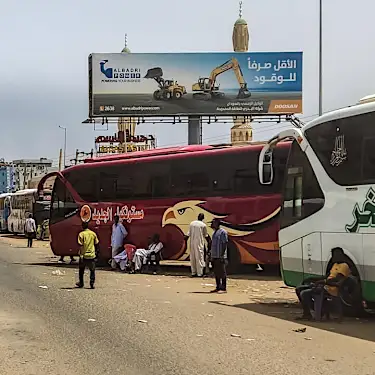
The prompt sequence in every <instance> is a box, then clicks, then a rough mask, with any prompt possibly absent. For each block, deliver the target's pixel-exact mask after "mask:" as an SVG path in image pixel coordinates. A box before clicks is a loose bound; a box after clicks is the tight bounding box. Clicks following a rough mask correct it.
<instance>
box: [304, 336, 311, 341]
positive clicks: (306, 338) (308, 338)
mask: <svg viewBox="0 0 375 375" xmlns="http://www.w3.org/2000/svg"><path fill="white" fill-rule="evenodd" d="M304 339H305V340H309V341H310V340H312V338H311V337H304Z"/></svg>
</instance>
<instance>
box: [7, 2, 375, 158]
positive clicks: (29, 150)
mask: <svg viewBox="0 0 375 375" xmlns="http://www.w3.org/2000/svg"><path fill="white" fill-rule="evenodd" d="M318 5H319V0H303V1H301V0H244V1H243V18H245V19H246V20H247V22H248V25H249V30H250V35H251V43H250V48H249V49H250V50H251V51H255V52H266V51H276V52H277V51H303V53H304V68H303V71H304V73H303V79H304V88H303V95H304V97H303V101H304V113H303V114H302V115H301V118H302V120H303V121H309V120H311V119H313V118H314V117H315V116H316V115H317V112H318V47H319V46H318V35H319V34H318V25H319V24H318V20H319V13H318V9H319V8H318ZM0 9H1V13H0V35H1V38H0V48H1V50H2V53H1V59H0V114H1V117H0V141H1V142H0V158H2V157H3V158H5V159H6V160H13V159H20V158H39V157H48V158H51V159H53V160H54V162H57V160H58V154H59V149H60V148H62V147H63V145H64V131H63V130H62V129H60V128H59V125H60V126H63V127H66V128H67V159H69V158H73V157H74V154H75V151H76V149H79V150H80V151H89V150H90V149H91V148H92V147H93V146H94V137H95V136H99V135H104V134H105V133H107V134H113V133H114V132H115V131H116V125H115V124H110V125H109V129H108V130H106V126H101V125H98V126H97V128H96V129H95V130H94V127H93V125H87V124H82V121H83V120H85V119H86V118H87V116H88V77H87V57H88V55H89V54H90V53H92V52H105V53H106V52H120V51H121V49H122V48H123V46H124V34H125V33H127V35H128V47H129V48H130V49H131V51H132V52H133V53H136V52H138V53H140V52H153V53H157V52H211V51H214V52H225V51H232V50H233V46H232V29H233V24H234V22H235V20H236V19H237V18H238V1H235V0H231V1H228V0H204V1H202V0H189V1H182V0H178V1H177V0H158V1H144V2H135V1H130V0H121V1H120V0H106V1H105V2H103V1H99V0H79V1H77V0H54V1H49V0H12V1H8V0H0ZM374 13H375V2H374V1H372V0H357V1H356V2H355V3H353V1H352V0H351V1H349V0H323V111H324V112H325V111H329V110H332V109H336V108H340V107H344V106H347V105H351V104H354V103H355V102H357V101H358V100H359V99H360V98H361V97H363V96H365V95H369V94H373V93H375V75H374V73H373V67H374V66H375V49H374V48H373V46H374V45H375V33H370V32H369V30H372V27H371V25H372V23H373V14H374ZM230 127H231V124H230V123H226V124H224V123H212V124H206V125H205V126H204V128H203V142H204V143H211V144H212V143H223V142H228V141H229V137H230V136H229V134H230V131H229V129H230ZM285 127H287V125H286V124H269V123H261V124H254V139H255V140H266V139H268V138H270V137H271V136H273V135H274V134H276V133H277V132H278V131H280V130H282V129H285ZM137 133H138V134H154V135H156V137H157V143H158V146H169V145H183V144H186V143H187V125H186V124H164V123H163V124H160V123H157V124H148V123H145V124H141V125H139V126H138V128H137Z"/></svg>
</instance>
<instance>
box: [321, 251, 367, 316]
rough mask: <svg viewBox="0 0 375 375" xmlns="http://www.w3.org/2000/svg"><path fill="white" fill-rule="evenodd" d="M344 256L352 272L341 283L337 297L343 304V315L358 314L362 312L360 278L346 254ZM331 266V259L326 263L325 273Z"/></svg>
mask: <svg viewBox="0 0 375 375" xmlns="http://www.w3.org/2000/svg"><path fill="white" fill-rule="evenodd" d="M345 257H346V261H345V263H347V264H348V266H349V268H350V271H351V273H352V274H351V275H350V276H349V277H347V278H346V280H345V281H343V283H342V284H341V286H340V289H339V297H340V299H341V302H342V304H343V310H344V315H347V316H358V315H361V314H362V313H363V305H362V289H361V279H360V276H359V272H358V270H357V267H356V266H355V264H354V263H353V262H352V260H351V259H350V258H349V257H348V256H345ZM332 266H333V262H332V260H331V261H330V262H329V263H328V267H327V274H329V271H330V270H331V268H332Z"/></svg>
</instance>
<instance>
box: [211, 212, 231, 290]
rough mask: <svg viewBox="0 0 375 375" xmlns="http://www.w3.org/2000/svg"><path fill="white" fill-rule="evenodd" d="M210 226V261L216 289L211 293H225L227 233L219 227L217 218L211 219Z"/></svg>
mask: <svg viewBox="0 0 375 375" xmlns="http://www.w3.org/2000/svg"><path fill="white" fill-rule="evenodd" d="M211 228H212V229H214V234H213V235H212V242H211V261H212V265H213V270H214V274H215V279H216V289H214V290H213V291H212V293H226V292H227V272H226V266H227V258H228V255H227V252H228V251H227V247H228V234H227V232H226V231H225V230H224V229H223V228H220V220H219V219H214V220H212V224H211Z"/></svg>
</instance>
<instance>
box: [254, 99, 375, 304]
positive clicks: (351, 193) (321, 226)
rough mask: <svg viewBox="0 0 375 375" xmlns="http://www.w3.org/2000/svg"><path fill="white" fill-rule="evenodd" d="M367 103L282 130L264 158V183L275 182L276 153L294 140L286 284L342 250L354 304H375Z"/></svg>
mask: <svg viewBox="0 0 375 375" xmlns="http://www.w3.org/2000/svg"><path fill="white" fill-rule="evenodd" d="M374 100H375V97H374ZM362 103H363V101H360V102H359V104H357V105H355V106H352V107H348V108H344V109H339V110H336V111H333V112H330V113H327V114H324V115H322V116H320V117H319V118H317V119H315V120H313V121H311V122H310V123H308V124H306V125H305V126H303V127H302V128H301V129H298V128H295V129H288V130H285V131H283V132H281V133H279V134H278V135H277V136H276V137H274V138H273V139H271V140H270V141H269V142H268V143H267V144H266V145H265V146H264V147H263V149H262V151H261V153H260V158H259V179H260V182H261V183H262V184H271V183H272V179H273V165H272V150H273V148H274V147H275V146H276V144H277V143H278V142H280V141H286V140H290V141H292V147H291V149H290V153H289V157H288V161H287V165H286V169H285V180H284V187H283V194H282V195H283V203H282V214H281V222H280V232H279V246H280V250H281V252H280V254H281V259H280V264H281V269H282V275H283V279H284V282H285V284H286V285H289V286H297V285H299V284H300V283H301V282H302V281H303V280H304V279H306V278H309V277H314V276H323V275H325V274H326V273H327V271H329V269H330V266H331V250H332V249H333V248H336V247H338V248H341V249H343V251H344V252H345V254H346V256H347V258H348V264H349V265H350V267H351V269H352V273H353V275H354V276H355V279H356V280H358V283H359V286H360V288H359V287H356V288H355V289H356V294H357V297H356V298H355V300H356V301H357V302H356V303H358V300H360V299H362V300H363V301H366V302H367V304H368V305H370V304H371V302H373V303H374V302H375V102H374V101H373V102H371V101H370V102H367V103H365V104H362ZM359 292H360V293H359ZM358 294H359V295H358ZM351 297H352V298H354V297H353V296H351ZM352 300H354V299H352Z"/></svg>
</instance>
